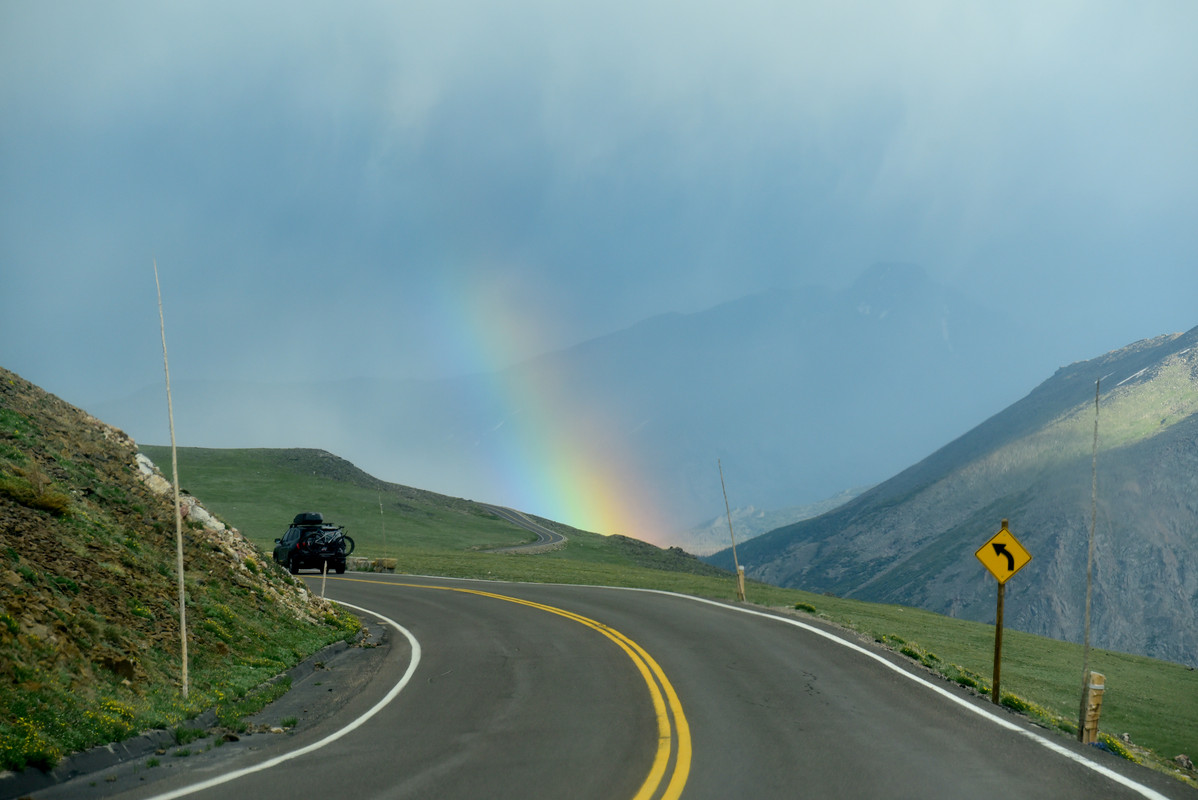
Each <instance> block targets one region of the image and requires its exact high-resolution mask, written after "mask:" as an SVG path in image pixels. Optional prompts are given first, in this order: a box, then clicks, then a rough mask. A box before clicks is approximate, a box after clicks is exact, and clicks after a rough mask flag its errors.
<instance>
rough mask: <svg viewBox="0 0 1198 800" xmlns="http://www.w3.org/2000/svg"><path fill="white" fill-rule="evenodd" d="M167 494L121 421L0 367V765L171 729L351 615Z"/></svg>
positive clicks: (331, 634)
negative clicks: (183, 616) (177, 509)
mask: <svg viewBox="0 0 1198 800" xmlns="http://www.w3.org/2000/svg"><path fill="white" fill-rule="evenodd" d="M172 497H173V492H172V491H171V490H170V486H169V484H168V483H167V482H166V481H165V480H164V479H163V478H162V476H161V474H159V473H158V472H157V471H156V470H155V469H154V467H153V465H152V464H150V462H149V461H148V460H147V459H145V458H144V457H143V456H141V455H140V454H139V453H138V451H137V446H136V444H135V443H134V442H133V440H132V439H130V438H129V437H128V436H126V435H125V434H124V433H122V432H121V431H120V430H118V429H116V428H113V427H111V426H109V425H106V424H104V423H102V422H100V421H99V420H97V419H95V418H94V417H91V416H90V415H88V414H86V413H84V412H83V411H81V410H79V409H77V408H75V407H73V406H71V405H69V404H67V403H65V402H63V401H62V400H60V399H59V398H57V397H54V396H53V395H50V394H47V393H45V392H43V391H42V390H41V389H39V388H38V387H36V386H34V385H32V384H30V383H29V382H28V381H25V380H24V379H22V378H21V377H20V376H18V375H15V374H13V373H12V372H9V371H7V370H4V369H2V368H0V769H4V768H15V769H20V768H22V767H24V766H26V765H35V766H42V767H46V766H49V765H51V764H53V763H54V762H55V761H56V760H57V759H58V758H60V757H61V756H63V755H65V754H66V753H69V752H72V751H74V750H78V749H82V748H85V747H88V746H90V745H93V744H102V743H106V742H110V741H114V740H121V739H124V738H126V737H128V736H130V735H132V734H134V733H137V732H139V731H140V730H144V729H148V728H154V727H166V726H170V725H177V724H179V722H181V721H182V720H183V719H185V718H187V717H189V716H191V715H193V714H194V713H196V712H197V711H199V710H202V709H205V708H211V707H213V706H216V705H217V704H218V702H219V701H220V700H221V699H222V698H227V699H232V698H235V697H237V696H240V695H242V694H244V693H245V692H246V691H248V690H250V689H252V688H253V687H254V686H256V685H257V684H258V683H260V682H261V681H264V680H266V679H268V678H270V677H272V676H274V675H275V674H277V673H278V672H281V671H283V670H285V669H286V668H287V667H290V666H291V665H293V664H294V663H296V662H298V661H299V660H300V659H301V658H302V657H303V656H304V655H306V654H307V653H308V652H311V651H313V650H315V649H318V648H319V647H320V646H322V645H323V644H326V643H327V642H329V641H332V640H335V639H336V638H338V637H341V636H344V635H346V627H347V626H348V627H349V628H353V627H355V625H356V623H355V622H354V621H352V619H351V618H348V617H344V616H343V615H342V614H341V613H340V612H337V611H336V610H335V609H334V608H333V607H332V606H331V605H329V604H326V603H324V602H323V601H322V600H320V598H315V597H312V596H311V595H310V594H309V593H308V592H306V591H305V590H304V589H303V588H302V586H300V585H299V584H297V583H296V581H294V580H293V579H292V578H291V577H290V576H289V575H287V574H286V573H284V572H283V571H281V570H278V569H276V568H275V567H274V566H273V564H272V563H270V562H269V560H268V559H263V557H262V555H261V553H260V551H258V550H257V548H255V547H254V546H253V545H251V544H250V543H249V542H248V541H247V540H246V539H245V538H244V537H242V536H241V534H240V533H238V532H237V531H236V530H233V529H231V528H228V527H226V526H225V525H224V524H223V523H222V522H220V521H219V520H216V519H214V518H213V517H212V516H211V515H210V514H208V513H207V512H206V511H205V510H204V508H203V507H202V506H201V505H199V504H198V503H197V502H196V500H195V498H191V497H185V498H183V503H182V505H183V507H184V509H185V513H186V519H185V528H184V541H185V548H184V558H185V564H186V567H185V573H186V591H187V598H188V599H187V606H188V637H189V642H190V648H189V649H190V659H189V661H190V681H189V682H190V684H191V686H190V690H191V691H190V693H189V697H188V699H186V700H183V699H182V698H181V696H180V676H181V658H180V655H181V652H180V651H181V647H180V636H179V614H178V588H177V586H178V585H177V573H176V571H175V552H176V544H175V515H174V510H173V504H172Z"/></svg>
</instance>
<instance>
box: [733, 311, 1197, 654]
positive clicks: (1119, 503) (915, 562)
mask: <svg viewBox="0 0 1198 800" xmlns="http://www.w3.org/2000/svg"><path fill="white" fill-rule="evenodd" d="M1099 380H1101V397H1100V403H1099V411H1098V414H1099V454H1098V462H1097V463H1098V517H1097V528H1096V536H1095V542H1096V556H1095V567H1094V596H1093V608H1092V636H1093V641H1094V644H1095V645H1096V646H1101V647H1108V648H1112V649H1117V650H1122V651H1126V652H1136V653H1144V654H1146V655H1151V656H1155V657H1159V658H1166V659H1172V660H1176V661H1182V662H1184V663H1190V664H1195V663H1198V328H1195V329H1193V330H1191V331H1189V332H1188V333H1185V334H1174V335H1169V336H1161V337H1157V338H1155V339H1149V340H1145V341H1141V342H1137V343H1135V344H1133V345H1130V346H1128V347H1125V348H1123V349H1121V350H1117V351H1115V352H1112V353H1108V354H1106V355H1104V356H1101V357H1098V358H1095V359H1092V360H1090V361H1084V362H1079V363H1076V364H1072V365H1070V366H1068V367H1064V368H1062V369H1060V370H1059V371H1058V372H1057V373H1056V374H1055V375H1053V376H1052V377H1051V378H1050V379H1048V380H1047V381H1045V382H1044V383H1042V384H1041V385H1040V386H1038V387H1037V388H1036V389H1035V390H1034V391H1032V392H1031V393H1030V394H1028V395H1027V396H1026V397H1025V398H1023V399H1022V400H1020V401H1019V402H1017V403H1015V404H1013V405H1012V406H1010V407H1009V408H1007V409H1005V410H1004V411H1002V412H1000V413H998V414H996V415H995V416H993V417H991V418H990V419H988V420H986V421H985V422H984V423H982V424H981V425H978V426H977V427H976V428H974V429H973V430H971V431H969V432H968V433H966V434H965V435H964V436H961V437H960V438H958V439H956V440H955V441H953V442H951V443H950V444H948V445H947V446H945V447H943V448H941V449H940V450H938V451H936V452H935V453H933V454H932V455H931V456H929V457H927V458H926V459H924V460H923V461H921V462H919V463H918V464H916V465H914V466H912V467H910V468H908V469H906V470H904V471H903V472H901V473H899V474H897V475H896V476H894V477H893V478H891V479H890V480H887V481H884V482H883V483H881V484H879V485H878V486H876V487H874V488H873V489H871V490H870V491H868V492H866V493H865V494H863V495H861V496H860V497H858V498H857V499H855V500H853V501H851V502H849V503H847V504H846V505H844V506H842V507H840V508H838V509H836V510H834V511H832V512H830V513H828V514H825V515H824V516H821V517H818V518H816V519H812V520H807V521H804V522H799V523H797V524H794V525H790V526H787V527H784V528H781V529H778V530H775V531H771V532H770V533H767V534H764V535H762V536H760V537H758V538H756V539H753V540H752V541H749V542H747V543H746V544H745V545H744V546H743V547H741V548H740V549H739V553H738V555H739V558H740V563H741V564H742V565H746V571H747V573H748V575H749V576H750V577H753V578H756V579H758V580H763V581H766V582H769V583H775V584H779V585H783V586H794V587H801V588H804V589H808V590H813V591H824V592H831V593H834V594H837V595H842V596H847V597H856V598H860V599H865V600H873V601H881V602H894V603H903V604H908V605H915V606H919V607H922V608H927V609H929V610H932V611H937V612H941V613H946V614H949V615H952V616H958V617H964V618H967V619H975V620H983V621H984V620H993V617H994V594H995V582H994V580H993V578H991V577H990V576H989V574H988V573H986V572H985V571H984V570H983V569H982V567H981V565H980V564H979V563H978V562H977V560H976V559H975V557H974V551H975V550H977V549H978V548H979V547H980V546H981V545H982V544H983V543H984V542H985V541H986V540H987V539H988V538H989V537H990V536H991V535H992V534H993V533H995V532H996V531H997V530H998V527H999V524H1000V521H1001V520H1002V519H1003V518H1009V519H1010V521H1011V531H1012V532H1013V533H1014V534H1015V535H1016V537H1017V538H1018V539H1019V540H1020V541H1021V542H1022V543H1023V544H1024V545H1025V547H1027V549H1028V550H1029V552H1031V554H1032V556H1033V560H1032V561H1031V563H1030V564H1029V565H1028V566H1027V567H1025V568H1024V569H1023V570H1022V571H1021V572H1020V573H1019V574H1018V575H1016V576H1015V577H1014V578H1012V579H1011V580H1010V581H1009V582H1008V584H1007V593H1006V597H1007V600H1006V608H1005V614H1004V617H1005V621H1006V623H1007V624H1008V625H1012V626H1014V627H1017V628H1020V629H1022V630H1026V631H1030V632H1033V633H1040V634H1045V635H1048V636H1052V637H1055V638H1059V639H1067V640H1073V641H1080V639H1081V631H1082V624H1083V618H1084V610H1083V609H1084V593H1085V570H1086V552H1087V541H1088V533H1089V526H1090V520H1091V475H1092V470H1091V464H1092V455H1091V453H1092V444H1093V430H1094V428H1093V426H1094V390H1095V382H1096V381H1099ZM711 560H712V561H713V562H714V563H717V564H720V565H723V566H727V565H728V564H730V563H731V556H730V554H729V553H728V552H727V551H723V552H721V553H719V554H717V556H715V557H713V558H712V559H711Z"/></svg>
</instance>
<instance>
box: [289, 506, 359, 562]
mask: <svg viewBox="0 0 1198 800" xmlns="http://www.w3.org/2000/svg"><path fill="white" fill-rule="evenodd" d="M353 551H354V540H353V539H351V538H350V537H348V536H346V535H345V529H344V528H342V527H341V526H340V525H330V524H329V523H326V522H325V521H324V518H323V517H322V516H321V515H320V514H319V513H318V512H316V511H305V512H304V513H302V514H296V515H295V519H294V520H292V522H291V527H290V528H288V529H287V533H285V534H283V538H282V539H275V561H277V562H278V563H280V564H282V565H283V566H285V567H287V569H289V570H291V574H292V575H295V574H296V573H298V572H299V571H300V570H301V569H317V570H321V571H324V569H325V564H328V569H329V571H331V572H336V573H338V574H340V573H343V572H345V557H346V556H347V555H349V554H350V553H352V552H353Z"/></svg>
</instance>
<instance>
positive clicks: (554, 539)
mask: <svg viewBox="0 0 1198 800" xmlns="http://www.w3.org/2000/svg"><path fill="white" fill-rule="evenodd" d="M481 505H482V506H483V507H484V508H489V509H490V510H491V511H492V513H494V514H495V515H496V516H498V517H500V518H502V519H505V520H507V521H508V522H510V523H512V524H513V525H515V526H516V527H518V528H523V529H524V530H526V531H531V532H532V533H535V534H536V536H537V540H536V541H535V542H529V543H528V544H518V545H514V546H512V547H498V548H496V549H495V550H494V551H492V552H496V553H517V552H521V551H525V552H537V551H541V550H543V549H546V548H547V547H548V546H550V545H558V544H565V542H566V537H565V536H564V535H562V534H560V533H558V532H557V531H555V530H552V529H550V528H546V527H545V526H544V525H542V524H541V523H539V522H536V521H535V520H533V519H530V518H529V517H528V516H527V515H525V514H522V513H521V512H519V511H517V510H516V509H514V508H506V507H504V506H493V505H489V504H487V503H482V504H481Z"/></svg>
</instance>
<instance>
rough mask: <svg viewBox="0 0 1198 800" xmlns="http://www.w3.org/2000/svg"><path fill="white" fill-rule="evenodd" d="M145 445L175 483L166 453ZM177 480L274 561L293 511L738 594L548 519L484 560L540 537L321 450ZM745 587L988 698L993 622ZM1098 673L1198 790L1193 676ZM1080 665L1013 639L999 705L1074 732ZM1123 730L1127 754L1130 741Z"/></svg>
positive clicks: (1122, 669) (469, 562)
mask: <svg viewBox="0 0 1198 800" xmlns="http://www.w3.org/2000/svg"><path fill="white" fill-rule="evenodd" d="M142 450H143V452H146V454H147V455H149V456H150V458H152V459H153V460H154V462H155V463H156V464H158V465H159V467H160V468H162V470H163V472H164V473H165V474H167V475H168V477H169V472H170V453H169V449H168V448H163V447H150V446H143V447H142ZM179 472H180V475H181V478H182V481H181V485H182V487H183V488H184V489H185V490H188V491H190V492H191V493H192V494H194V495H195V496H196V497H198V498H200V499H201V501H202V502H203V503H204V505H205V506H206V507H207V508H208V509H209V510H210V511H211V512H213V513H214V514H216V515H217V516H218V517H220V518H221V519H222V520H224V521H225V522H226V523H228V524H230V525H233V526H234V527H236V528H238V529H239V530H241V531H242V532H243V533H244V534H245V535H246V536H247V537H248V538H249V539H250V540H251V541H253V542H254V543H255V544H256V545H258V546H259V547H261V548H262V550H263V551H264V552H265V553H267V554H269V553H270V551H271V548H272V547H273V542H274V539H275V538H276V537H278V536H280V535H281V534H282V532H283V531H284V530H285V529H286V528H287V525H288V523H289V522H290V520H291V518H292V516H294V514H295V513H297V512H299V511H320V512H322V513H323V514H324V516H325V519H326V520H328V521H331V522H336V523H339V524H344V525H346V526H347V529H348V530H347V532H348V533H349V534H350V535H351V536H352V537H353V538H354V539H355V541H356V543H357V550H356V552H355V555H362V556H366V557H369V558H384V557H385V558H394V559H396V563H397V567H396V572H401V573H407V574H414V575H440V576H447V577H462V578H489V579H493V580H508V581H520V582H528V581H532V582H553V583H576V584H587V585H608V586H630V587H641V588H649V589H662V590H667V591H674V592H681V593H684V594H692V595H696V596H700V597H708V598H714V599H721V600H733V599H734V593H735V586H734V580H733V577H732V575H731V574H730V573H726V572H721V571H719V570H715V569H714V568H712V567H709V566H708V565H706V564H703V563H701V562H697V561H695V560H694V559H691V558H688V557H680V555H679V554H678V553H677V552H676V551H670V550H660V549H658V548H655V547H652V546H649V545H644V544H642V543H638V542H635V541H631V540H627V539H624V538H623V537H605V536H600V535H598V534H594V533H588V532H585V531H577V530H573V529H570V528H567V527H565V526H561V525H553V524H552V523H550V524H551V526H554V527H557V528H559V529H561V530H562V532H564V533H565V534H566V535H567V536H568V537H569V543H568V544H567V546H566V547H565V548H563V549H560V550H557V551H553V552H549V553H542V554H538V555H522V554H495V553H488V552H484V551H485V550H486V549H488V548H493V547H502V546H506V545H512V544H519V543H521V542H529V541H532V540H533V539H534V538H535V537H533V535H532V534H530V533H528V532H526V531H523V530H521V529H519V528H516V527H514V526H512V525H511V524H509V523H507V522H505V521H503V520H501V519H499V518H498V517H496V516H495V515H493V514H491V513H489V512H488V511H487V510H486V509H485V508H483V507H481V506H478V505H476V504H474V503H472V502H470V501H468V500H463V499H460V498H449V497H445V496H442V495H437V494H434V493H431V492H424V491H419V490H415V489H411V488H408V487H401V486H397V485H394V484H386V483H382V482H380V481H378V480H376V479H374V478H372V477H371V476H369V475H367V474H366V473H364V472H361V471H360V470H357V469H356V468H354V467H353V466H352V465H350V464H348V462H345V461H342V460H340V459H336V458H333V457H330V456H328V454H322V453H318V452H317V451H307V450H303V451H297V450H207V449H199V448H182V449H180V451H179ZM380 508H381V510H380ZM747 593H748V601H749V602H750V603H754V604H758V605H761V606H764V607H768V608H784V609H787V610H788V611H791V612H792V613H795V614H799V615H800V616H802V615H810V616H816V617H819V618H821V619H824V620H826V621H830V622H832V623H835V624H837V625H840V626H842V627H844V628H847V629H849V630H852V631H856V632H857V633H859V634H860V635H861V636H862V637H864V638H867V639H870V640H873V641H875V642H877V643H879V644H881V645H883V646H886V647H888V648H890V649H892V650H894V651H896V652H899V653H901V654H903V655H905V656H907V657H908V658H911V659H912V660H913V661H916V662H919V663H920V664H922V665H923V666H925V667H926V668H927V669H929V670H930V671H932V672H935V673H937V674H939V675H941V676H943V677H944V679H946V680H951V681H955V682H957V683H959V684H961V685H964V686H968V687H970V688H973V689H975V690H976V691H978V692H979V693H982V694H984V695H985V696H987V697H989V695H990V678H991V674H992V667H993V657H994V627H993V626H992V625H986V624H982V623H976V622H968V621H965V620H959V619H953V618H950V617H944V616H940V615H938V614H933V613H930V612H926V611H922V610H919V609H915V608H909V607H902V606H890V605H878V604H874V603H865V602H860V601H853V600H845V599H840V598H836V597H831V596H824V595H817V594H812V593H809V592H803V591H800V590H794V589H781V588H778V587H773V586H767V585H764V584H756V583H752V582H750V583H749V586H748V592H747ZM1090 666H1091V669H1093V670H1095V671H1098V672H1101V673H1103V674H1104V675H1105V676H1106V681H1107V691H1106V695H1105V698H1104V704H1103V708H1102V719H1101V730H1102V733H1103V741H1104V742H1106V743H1107V745H1108V747H1109V748H1110V749H1112V750H1115V751H1116V752H1120V753H1121V754H1122V755H1124V756H1125V757H1130V758H1133V759H1136V760H1140V761H1143V762H1145V763H1148V764H1149V765H1150V766H1154V767H1155V768H1157V769H1161V770H1164V771H1167V772H1170V773H1172V774H1175V775H1176V776H1177V777H1179V778H1180V779H1182V780H1186V781H1187V782H1189V783H1190V784H1191V785H1195V786H1198V783H1195V781H1194V780H1193V779H1192V777H1187V776H1184V775H1182V774H1181V773H1180V772H1179V771H1178V770H1177V769H1175V768H1174V765H1173V764H1172V761H1171V759H1172V758H1173V757H1174V756H1176V755H1178V754H1182V753H1184V754H1187V755H1189V756H1190V757H1191V758H1198V671H1195V670H1193V669H1191V668H1188V667H1186V666H1183V665H1180V664H1173V663H1169V662H1163V661H1158V660H1154V659H1151V658H1146V657H1142V656H1133V655H1128V654H1124V653H1116V652H1109V651H1105V650H1091V653H1090ZM1081 671H1082V651H1081V646H1080V645H1076V644H1071V643H1067V642H1060V641H1056V640H1053V639H1047V638H1044V637H1041V636H1033V635H1031V634H1026V633H1023V632H1020V631H1016V630H1012V629H1009V628H1008V629H1007V630H1006V631H1005V633H1004V640H1003V662H1002V681H1001V686H1000V689H1001V694H1002V704H1003V705H1004V706H1006V707H1008V708H1010V709H1012V710H1014V711H1018V712H1020V713H1023V714H1026V715H1027V716H1028V717H1029V718H1031V719H1032V720H1034V721H1035V722H1037V723H1038V724H1041V725H1043V726H1044V727H1046V728H1048V729H1053V730H1057V731H1059V733H1060V735H1061V736H1076V730H1077V716H1078V705H1079V700H1080V694H1081ZM1124 733H1126V734H1128V735H1129V736H1130V739H1131V742H1132V744H1133V746H1132V747H1130V748H1124V747H1123V746H1122V745H1121V742H1120V737H1121V735H1122V734H1124ZM1190 775H1191V776H1192V775H1193V773H1190Z"/></svg>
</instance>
